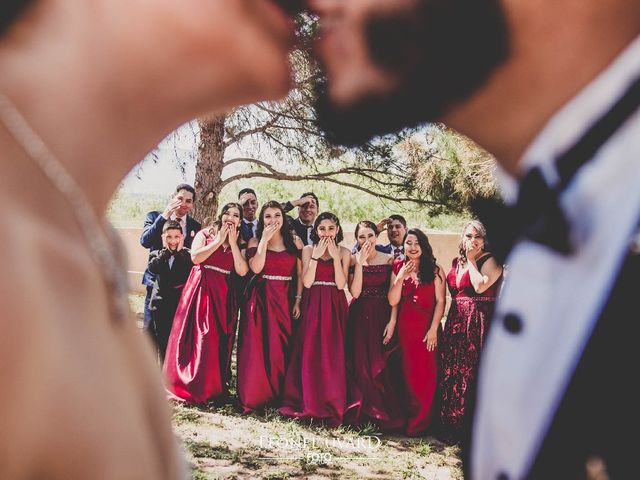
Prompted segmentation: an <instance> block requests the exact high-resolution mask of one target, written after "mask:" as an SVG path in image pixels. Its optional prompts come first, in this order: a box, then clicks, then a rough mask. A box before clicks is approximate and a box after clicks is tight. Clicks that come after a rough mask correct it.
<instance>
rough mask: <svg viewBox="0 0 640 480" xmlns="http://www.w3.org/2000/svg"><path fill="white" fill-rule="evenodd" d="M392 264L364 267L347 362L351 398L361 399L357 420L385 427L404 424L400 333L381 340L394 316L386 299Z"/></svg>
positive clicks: (351, 316) (352, 311) (351, 314)
mask: <svg viewBox="0 0 640 480" xmlns="http://www.w3.org/2000/svg"><path fill="white" fill-rule="evenodd" d="M390 277H391V265H389V264H386V265H365V266H363V267H362V293H361V294H360V296H359V297H358V298H357V299H356V300H354V301H353V302H351V305H350V306H349V320H348V329H347V330H348V338H347V355H348V359H347V363H348V365H349V369H350V372H351V373H352V378H353V381H352V382H350V383H349V398H350V399H358V398H359V397H360V401H359V402H358V404H357V405H356V406H357V409H356V411H357V414H356V416H355V418H354V420H353V421H354V423H356V424H363V423H366V422H369V421H371V422H373V423H375V424H377V425H378V426H379V427H380V428H382V429H383V430H397V429H401V428H403V427H404V425H405V422H406V419H405V415H404V412H403V406H402V382H401V381H399V380H400V379H399V376H400V368H399V367H400V365H399V360H400V359H399V355H398V353H399V352H398V342H397V336H394V337H393V339H392V340H391V342H390V343H389V344H388V345H384V344H383V343H382V340H383V333H384V329H385V327H386V325H387V323H388V322H389V318H390V316H391V306H390V305H389V302H388V300H387V292H388V290H389V279H390Z"/></svg>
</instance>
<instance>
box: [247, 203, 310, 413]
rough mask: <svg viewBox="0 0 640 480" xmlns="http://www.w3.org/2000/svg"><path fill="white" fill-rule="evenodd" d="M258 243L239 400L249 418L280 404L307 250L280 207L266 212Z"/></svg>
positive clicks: (253, 243)
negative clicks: (268, 407)
mask: <svg viewBox="0 0 640 480" xmlns="http://www.w3.org/2000/svg"><path fill="white" fill-rule="evenodd" d="M256 236H257V238H252V239H251V240H250V241H249V246H248V248H247V258H248V259H249V268H250V269H251V270H252V271H253V272H254V273H255V274H256V277H255V278H254V280H253V281H252V286H251V287H250V289H249V293H248V298H247V299H246V307H245V308H244V309H242V311H243V313H242V316H241V317H240V331H239V334H238V335H239V336H238V398H239V400H240V407H241V409H242V412H243V413H249V412H252V411H254V410H258V409H261V408H262V407H264V406H267V405H273V404H274V403H275V402H278V401H279V400H280V395H281V393H282V386H283V384H284V374H285V371H286V366H287V363H288V359H289V353H290V340H291V332H292V327H293V325H292V319H297V318H299V317H300V299H301V298H302V262H301V260H300V250H301V249H302V247H303V246H304V245H303V243H302V241H301V240H300V239H299V238H298V237H294V236H293V235H292V233H291V229H290V227H289V225H288V223H287V222H286V218H285V213H284V210H283V209H282V206H281V205H280V203H278V202H274V201H271V202H267V203H265V204H264V205H263V207H262V210H261V211H260V215H259V220H258V228H257V231H256Z"/></svg>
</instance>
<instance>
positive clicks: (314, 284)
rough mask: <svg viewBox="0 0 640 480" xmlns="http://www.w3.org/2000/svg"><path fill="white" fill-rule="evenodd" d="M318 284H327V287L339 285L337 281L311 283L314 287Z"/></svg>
mask: <svg viewBox="0 0 640 480" xmlns="http://www.w3.org/2000/svg"><path fill="white" fill-rule="evenodd" d="M316 285H325V286H327V287H337V286H338V285H336V282H313V283H312V284H311V286H312V287H315V286H316Z"/></svg>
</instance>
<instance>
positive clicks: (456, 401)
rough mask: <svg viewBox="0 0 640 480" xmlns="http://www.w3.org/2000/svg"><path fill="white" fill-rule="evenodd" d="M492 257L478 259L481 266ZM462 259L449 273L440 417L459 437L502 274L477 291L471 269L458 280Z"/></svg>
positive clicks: (449, 432)
mask: <svg viewBox="0 0 640 480" xmlns="http://www.w3.org/2000/svg"><path fill="white" fill-rule="evenodd" d="M489 258H491V255H485V256H484V257H482V258H480V259H479V260H478V261H477V264H478V268H482V265H483V264H484V263H485V262H486V261H487V260H488V259H489ZM457 267H458V259H457V258H456V259H454V260H453V264H452V266H451V270H450V271H449V274H448V275H447V284H448V286H449V291H450V292H451V307H450V308H449V313H448V315H447V321H446V322H445V325H444V329H443V331H442V335H441V340H440V366H441V371H442V375H441V383H440V389H441V395H442V405H441V409H440V418H441V420H442V425H443V428H444V430H445V434H446V435H447V436H449V437H450V438H451V439H454V440H459V439H460V433H461V429H462V427H463V419H464V408H465V397H466V393H467V388H468V386H469V384H470V383H471V382H472V381H473V380H474V379H475V376H476V373H477V368H478V360H479V357H480V351H481V349H482V344H483V343H484V339H485V337H486V335H487V329H488V327H489V320H490V318H491V316H492V315H493V310H494V307H495V303H496V297H497V294H498V291H499V289H500V283H501V281H502V277H500V278H499V279H498V280H497V281H496V282H495V283H494V284H493V285H491V287H489V288H488V289H487V290H485V291H484V292H483V293H480V294H478V293H476V291H475V290H474V289H473V286H472V285H471V279H470V278H469V271H468V270H467V271H466V272H465V273H464V274H463V275H462V277H461V278H460V283H458V280H457V276H456V270H457Z"/></svg>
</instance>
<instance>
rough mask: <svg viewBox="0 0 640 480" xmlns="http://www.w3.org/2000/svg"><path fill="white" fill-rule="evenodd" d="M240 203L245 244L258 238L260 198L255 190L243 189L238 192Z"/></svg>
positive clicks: (242, 233)
mask: <svg viewBox="0 0 640 480" xmlns="http://www.w3.org/2000/svg"><path fill="white" fill-rule="evenodd" d="M238 203H239V204H240V205H242V222H240V235H241V236H242V239H243V240H244V241H245V242H249V240H250V239H252V238H253V237H255V236H256V229H257V228H258V218H257V217H256V213H257V211H258V196H257V195H256V192H255V190H254V189H253V188H243V189H242V190H240V191H239V192H238Z"/></svg>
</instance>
